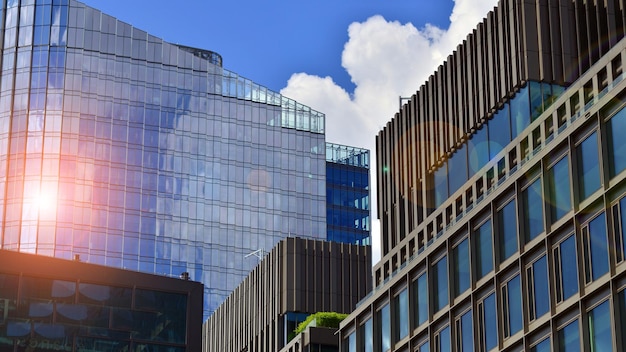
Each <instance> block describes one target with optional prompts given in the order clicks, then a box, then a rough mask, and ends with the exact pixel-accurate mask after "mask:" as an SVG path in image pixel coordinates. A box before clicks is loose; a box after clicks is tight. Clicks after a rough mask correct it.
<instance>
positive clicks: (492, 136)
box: [487, 103, 511, 160]
mask: <svg viewBox="0 0 626 352" xmlns="http://www.w3.org/2000/svg"><path fill="white" fill-rule="evenodd" d="M509 111H510V110H509V104H508V103H507V104H505V105H504V108H502V109H501V110H498V112H497V113H496V114H495V115H494V116H493V118H492V119H491V120H489V122H488V123H487V124H488V126H489V160H491V159H493V158H494V157H495V156H496V155H497V154H498V153H500V151H501V150H502V149H504V147H506V146H507V145H508V144H509V143H510V142H511V118H510V116H509Z"/></svg>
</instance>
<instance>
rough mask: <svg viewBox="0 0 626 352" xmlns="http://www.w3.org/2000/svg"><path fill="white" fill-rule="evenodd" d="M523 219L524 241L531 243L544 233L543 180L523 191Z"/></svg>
mask: <svg viewBox="0 0 626 352" xmlns="http://www.w3.org/2000/svg"><path fill="white" fill-rule="evenodd" d="M521 197H522V213H523V214H522V218H523V231H524V239H525V240H526V242H529V241H531V240H533V239H535V238H536V237H537V236H539V234H541V233H542V232H543V229H544V225H543V197H542V195H541V178H537V179H536V180H535V181H534V182H533V183H531V184H530V186H528V187H527V188H526V189H524V190H523V191H522V196H521Z"/></svg>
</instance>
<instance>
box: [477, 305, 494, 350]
mask: <svg viewBox="0 0 626 352" xmlns="http://www.w3.org/2000/svg"><path fill="white" fill-rule="evenodd" d="M480 313H481V316H480V322H481V330H482V331H481V338H482V343H483V344H484V346H485V347H486V350H487V351H491V350H492V349H494V348H496V347H498V316H497V314H496V295H495V293H492V294H490V295H489V296H488V297H487V298H485V299H484V300H483V302H482V310H481V312H480Z"/></svg>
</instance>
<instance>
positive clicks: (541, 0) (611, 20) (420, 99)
mask: <svg viewBox="0 0 626 352" xmlns="http://www.w3.org/2000/svg"><path fill="white" fill-rule="evenodd" d="M625 1H626V0H584V1H583V0H501V1H500V2H499V4H498V7H497V8H495V9H494V10H493V11H491V12H490V13H489V14H488V15H487V16H486V18H485V19H484V20H483V22H481V23H480V24H479V25H478V26H477V27H476V29H475V30H474V31H473V32H472V33H471V34H469V35H468V36H467V38H466V39H465V40H464V41H463V42H462V43H461V44H460V45H459V46H458V47H457V48H456V50H455V51H454V52H453V53H452V54H451V55H450V56H448V58H447V60H446V61H445V62H443V63H442V65H440V66H439V67H438V69H437V70H436V72H434V73H433V75H431V76H430V77H429V79H428V80H427V82H425V83H424V84H423V85H422V86H421V87H419V90H418V91H417V92H416V94H415V95H413V97H411V99H410V101H408V102H407V103H406V104H405V105H404V106H403V107H402V108H401V110H400V111H399V112H398V113H396V114H395V117H394V118H393V119H392V120H391V121H390V122H388V123H387V124H386V126H385V127H384V128H383V130H382V131H380V132H379V134H378V136H377V138H376V150H377V156H376V157H377V162H378V163H377V168H378V170H377V174H378V179H377V183H378V190H379V196H378V209H379V211H378V216H379V218H380V220H381V234H382V236H381V240H382V245H381V248H382V255H383V260H382V261H381V264H379V265H377V267H378V266H381V265H383V264H382V262H385V261H388V260H389V259H388V258H387V259H385V258H384V256H385V255H386V254H387V253H389V252H390V251H391V249H392V248H393V247H394V246H395V245H396V243H398V240H399V239H401V238H404V237H405V236H406V235H407V234H401V233H399V232H400V231H407V232H409V231H411V230H412V229H413V228H415V227H417V226H419V222H420V221H421V220H422V219H424V218H425V217H426V216H427V215H428V213H427V212H428V207H429V205H430V204H431V203H430V199H431V198H432V196H431V195H430V192H429V188H430V187H431V185H430V184H429V183H428V182H427V180H428V178H429V175H431V174H432V172H433V171H434V170H435V169H437V168H438V167H439V166H440V165H441V164H442V162H443V161H445V160H446V159H447V158H449V157H450V156H451V155H452V154H453V153H454V152H455V150H456V149H457V148H459V147H460V146H462V145H463V143H465V142H466V141H467V140H468V138H470V137H471V135H472V133H474V132H475V131H476V129H477V128H479V127H480V126H481V125H482V124H483V123H485V122H486V121H488V119H490V118H491V117H492V116H493V114H494V113H495V112H496V111H497V110H498V108H500V107H501V106H502V105H503V104H504V103H505V102H506V101H507V100H508V99H509V98H511V97H512V96H513V95H514V94H515V92H516V91H517V90H518V89H519V88H520V87H522V86H523V85H524V84H525V83H526V82H528V81H539V82H546V83H552V84H558V85H563V86H567V85H569V84H571V83H572V82H574V81H575V80H576V79H577V78H578V77H579V74H580V72H585V70H586V69H588V68H589V67H590V66H591V65H592V64H593V63H595V62H596V61H597V60H598V59H599V58H600V57H601V56H602V55H604V54H606V52H607V51H608V50H609V48H610V47H611V46H613V45H614V44H615V43H617V42H618V41H619V40H620V39H621V38H622V37H623V36H624V23H625V22H626V19H625V15H626V14H625ZM406 149H410V150H409V151H407V150H406ZM407 156H410V157H409V158H407ZM412 168H414V169H415V171H414V172H413V171H408V170H411V169H412ZM412 190H415V192H418V193H419V194H416V195H415V196H411V195H410V193H411V191H412ZM405 200H406V201H411V202H415V203H416V204H413V205H412V206H407V204H404V206H397V205H398V204H399V203H401V202H403V201H405ZM399 209H404V210H403V211H408V210H409V209H413V212H412V213H409V214H403V216H400V214H396V213H395V212H397V211H399ZM399 220H403V221H406V222H407V223H404V224H398V223H397V221H399ZM409 223H411V224H412V225H413V226H408V225H409Z"/></svg>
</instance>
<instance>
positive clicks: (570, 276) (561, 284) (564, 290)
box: [554, 235, 578, 302]
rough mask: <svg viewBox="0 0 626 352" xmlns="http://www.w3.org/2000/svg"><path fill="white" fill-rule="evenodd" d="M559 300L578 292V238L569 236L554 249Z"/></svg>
mask: <svg viewBox="0 0 626 352" xmlns="http://www.w3.org/2000/svg"><path fill="white" fill-rule="evenodd" d="M554 261H555V263H554V264H555V265H554V270H555V276H556V294H557V301H559V302H560V301H564V300H566V299H568V298H569V297H571V296H572V295H573V294H575V293H576V292H578V269H577V268H578V263H577V260H576V239H575V238H574V236H573V235H572V236H570V237H568V238H567V239H566V240H565V241H563V242H561V243H560V244H559V245H558V246H557V248H556V249H555V251H554Z"/></svg>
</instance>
